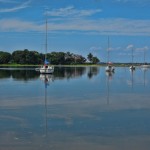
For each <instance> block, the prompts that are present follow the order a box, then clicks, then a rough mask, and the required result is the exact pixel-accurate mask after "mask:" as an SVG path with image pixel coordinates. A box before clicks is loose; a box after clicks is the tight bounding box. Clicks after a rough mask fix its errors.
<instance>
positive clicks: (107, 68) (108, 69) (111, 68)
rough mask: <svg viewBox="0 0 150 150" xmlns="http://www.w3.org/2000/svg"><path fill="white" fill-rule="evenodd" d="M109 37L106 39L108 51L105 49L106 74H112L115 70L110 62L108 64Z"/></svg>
mask: <svg viewBox="0 0 150 150" xmlns="http://www.w3.org/2000/svg"><path fill="white" fill-rule="evenodd" d="M109 50H110V48H109V37H108V49H107V66H106V68H105V71H106V72H114V71H115V68H114V66H113V64H112V63H111V62H109Z"/></svg>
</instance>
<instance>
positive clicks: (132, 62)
mask: <svg viewBox="0 0 150 150" xmlns="http://www.w3.org/2000/svg"><path fill="white" fill-rule="evenodd" d="M132 65H133V47H132Z"/></svg>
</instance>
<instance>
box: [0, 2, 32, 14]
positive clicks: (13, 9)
mask: <svg viewBox="0 0 150 150" xmlns="http://www.w3.org/2000/svg"><path fill="white" fill-rule="evenodd" d="M1 2H2V1H1ZM7 2H9V1H7ZM29 3H30V1H27V2H25V3H22V4H20V5H18V6H15V7H12V8H3V9H0V13H8V12H15V11H18V10H21V9H25V8H27V7H29Z"/></svg>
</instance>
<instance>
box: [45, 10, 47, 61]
mask: <svg viewBox="0 0 150 150" xmlns="http://www.w3.org/2000/svg"><path fill="white" fill-rule="evenodd" d="M45 23H46V25H45V29H46V31H45V60H46V56H47V13H46V22H45Z"/></svg>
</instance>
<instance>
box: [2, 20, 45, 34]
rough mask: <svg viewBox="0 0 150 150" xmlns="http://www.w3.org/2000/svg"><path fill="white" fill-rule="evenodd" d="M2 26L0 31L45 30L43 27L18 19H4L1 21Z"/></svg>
mask: <svg viewBox="0 0 150 150" xmlns="http://www.w3.org/2000/svg"><path fill="white" fill-rule="evenodd" d="M0 24H1V26H0V31H14V32H22V31H24V32H26V31H42V30H43V28H44V27H43V26H42V25H37V24H35V23H33V22H27V21H22V20H17V19H3V20H0Z"/></svg>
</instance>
